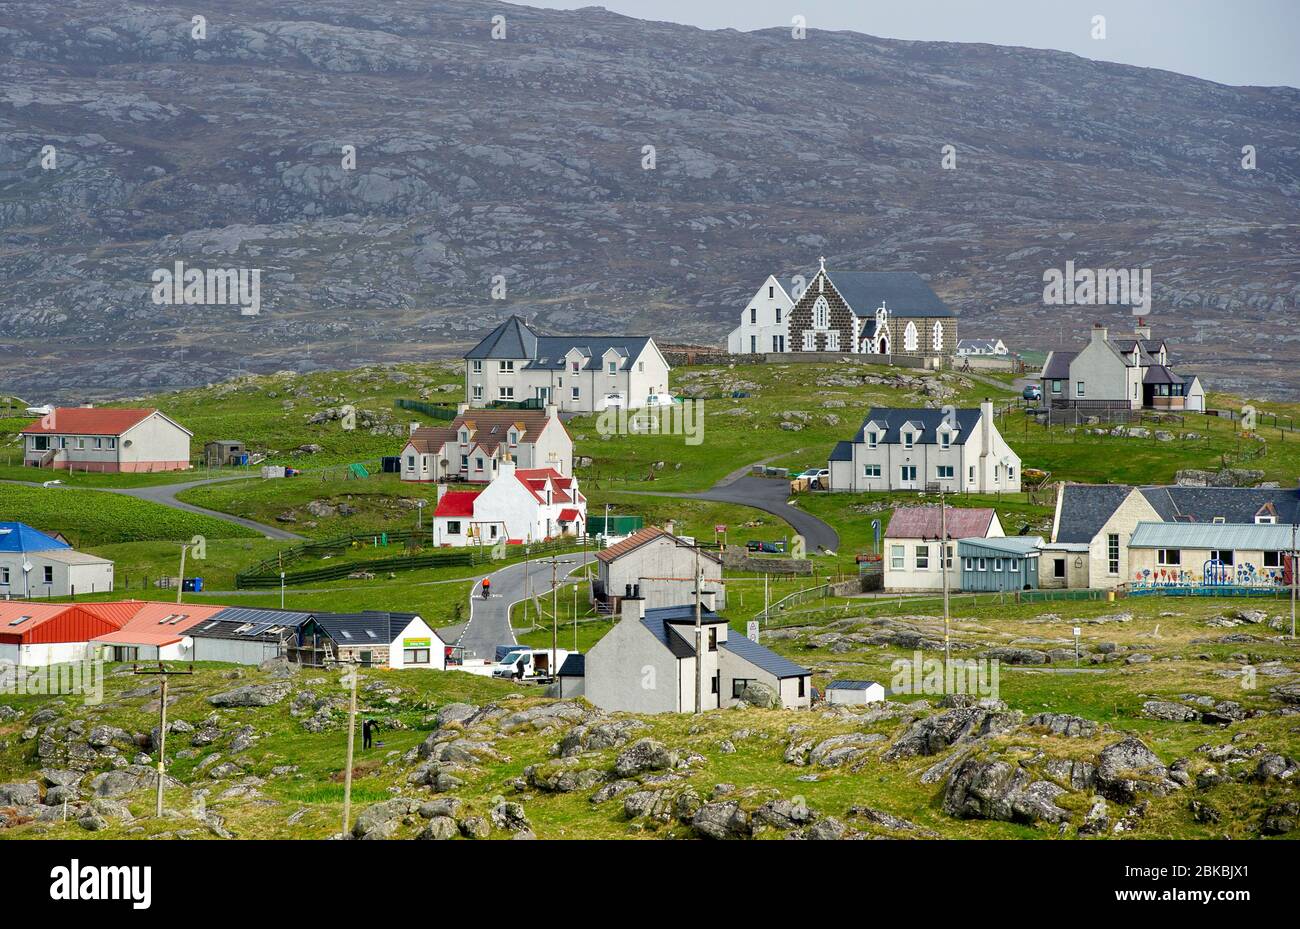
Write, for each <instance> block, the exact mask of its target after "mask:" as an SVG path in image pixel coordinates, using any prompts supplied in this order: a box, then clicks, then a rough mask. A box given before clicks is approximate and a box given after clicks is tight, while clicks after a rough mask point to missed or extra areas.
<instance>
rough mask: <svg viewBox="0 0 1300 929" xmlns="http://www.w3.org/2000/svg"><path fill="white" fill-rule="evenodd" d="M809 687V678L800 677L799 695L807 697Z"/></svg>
mask: <svg viewBox="0 0 1300 929" xmlns="http://www.w3.org/2000/svg"><path fill="white" fill-rule="evenodd" d="M807 687H808V678H806V677H800V678H799V696H801V697H806V696H807V695H808V690H807Z"/></svg>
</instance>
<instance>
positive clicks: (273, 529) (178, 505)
mask: <svg viewBox="0 0 1300 929" xmlns="http://www.w3.org/2000/svg"><path fill="white" fill-rule="evenodd" d="M249 480H258V478H252V477H249V476H248V475H245V474H238V475H230V476H227V477H209V478H204V479H203V480H200V481H186V482H185V483H183V484H152V485H149V486H147V487H83V486H80V485H76V484H63V485H61V486H59V487H51V488H49V490H50V492H51V493H54V492H59V491H65V490H98V491H103V492H104V493H110V494H123V495H124V496H127V497H136V498H138V499H140V500H148V501H150V502H151V503H158V504H161V505H163V506H169V507H171V508H172V509H174V510H185V511H186V512H187V513H198V514H200V515H202V516H211V517H212V518H213V519H219V520H221V521H223V522H227V523H234V524H236V525H239V526H244V527H245V528H248V529H252V530H253V531H254V532H258V533H261V534H262V535H264V536H266V537H267V538H268V539H282V540H286V541H293V542H301V541H303V536H300V535H297V534H296V533H293V532H289V531H288V530H285V529H281V528H279V527H278V526H268V525H266V524H265V523H259V522H255V521H254V520H251V519H245V518H244V517H242V516H232V515H231V514H230V513H222V512H220V511H218V510H209V509H205V508H204V507H201V506H195V505H194V504H192V503H185V502H183V501H181V500H177V499H176V495H177V494H178V493H180V492H181V491H185V490H189V489H190V488H191V487H200V486H202V485H204V484H219V483H221V482H223V481H249ZM0 483H5V484H23V485H25V486H28V487H40V486H41V484H40V483H39V482H37V481H3V482H0Z"/></svg>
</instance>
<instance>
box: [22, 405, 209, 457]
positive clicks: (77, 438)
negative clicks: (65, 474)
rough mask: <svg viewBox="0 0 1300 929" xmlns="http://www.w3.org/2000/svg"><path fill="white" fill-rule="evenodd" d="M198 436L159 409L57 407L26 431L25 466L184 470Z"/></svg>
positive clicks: (23, 435)
mask: <svg viewBox="0 0 1300 929" xmlns="http://www.w3.org/2000/svg"><path fill="white" fill-rule="evenodd" d="M193 435H194V433H192V432H190V431H189V430H188V429H186V428H185V427H184V426H182V425H180V424H179V423H177V422H176V421H175V420H173V419H171V418H169V417H168V416H166V415H165V414H163V413H160V412H159V411H158V410H155V409H135V410H132V409H107V408H105V409H96V408H94V407H58V408H57V409H55V410H54V411H52V412H51V413H49V414H47V415H45V416H42V417H41V418H40V419H38V420H36V422H34V423H31V424H30V425H29V426H27V427H26V428H25V429H23V430H22V438H23V464H24V465H27V466H28V467H33V468H55V469H63V470H69V471H98V472H110V473H117V472H131V471H184V470H187V469H188V468H189V467H190V439H191V438H192V437H193Z"/></svg>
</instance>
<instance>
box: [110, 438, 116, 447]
mask: <svg viewBox="0 0 1300 929" xmlns="http://www.w3.org/2000/svg"><path fill="white" fill-rule="evenodd" d="M108 447H109V448H117V439H116V438H112V437H110V438H109V440H108Z"/></svg>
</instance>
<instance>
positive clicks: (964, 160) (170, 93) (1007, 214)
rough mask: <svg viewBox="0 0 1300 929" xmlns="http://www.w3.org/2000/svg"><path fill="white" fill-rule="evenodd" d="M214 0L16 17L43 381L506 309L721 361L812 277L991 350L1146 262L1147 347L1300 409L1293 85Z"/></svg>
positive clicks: (18, 355) (17, 365)
mask: <svg viewBox="0 0 1300 929" xmlns="http://www.w3.org/2000/svg"><path fill="white" fill-rule="evenodd" d="M205 9H206V12H205V16H206V17H207V20H206V24H205V25H206V32H205V33H204V37H203V38H194V37H193V30H194V26H193V25H192V21H191V17H192V16H193V15H194V11H193V10H192V9H191V8H190V7H181V6H175V5H170V4H168V3H167V2H165V0H164V2H162V3H150V4H130V3H123V2H121V0H70V2H67V3H61V4H57V5H54V6H51V5H49V4H45V3H33V2H21V0H19V2H13V3H7V4H5V5H4V6H3V8H0V278H3V280H5V282H6V284H7V285H8V286H6V287H5V288H3V290H0V378H3V380H4V381H5V382H6V383H8V384H10V385H12V389H14V390H15V391H17V392H19V393H32V392H36V393H39V394H42V395H45V394H48V393H49V392H50V389H51V384H52V383H53V384H54V385H55V386H57V387H58V388H59V389H60V390H61V391H62V393H63V394H64V395H65V396H70V395H75V394H77V393H79V392H83V393H84V392H92V391H105V390H107V391H139V390H140V389H142V388H144V387H152V386H156V385H168V384H172V385H178V384H184V383H196V382H203V381H209V380H213V379H219V378H220V377H222V376H224V375H225V374H226V373H227V372H228V371H231V370H233V369H235V368H236V367H237V366H243V367H244V368H245V369H247V368H249V367H250V366H251V367H252V368H254V369H261V370H268V369H276V368H281V367H286V366H294V367H302V366H308V367H310V366H312V365H321V364H324V365H336V364H339V363H342V362H345V361H346V362H358V361H365V360H380V359H388V360H392V359H401V358H413V357H425V356H428V355H429V354H431V353H436V352H441V351H448V350H450V349H453V348H455V347H458V346H462V345H464V344H465V343H466V342H467V341H469V340H472V339H473V338H475V337H476V336H477V334H479V333H480V332H482V331H483V329H484V328H485V327H486V326H488V325H490V324H491V323H492V322H493V321H494V320H495V319H497V318H499V317H500V316H502V315H504V314H506V313H509V312H523V313H526V314H528V315H530V316H534V317H536V318H537V319H538V321H539V322H540V323H541V324H542V325H543V326H545V327H549V328H552V329H555V330H569V329H578V328H584V329H588V328H589V329H598V330H637V331H652V332H654V333H655V334H656V335H660V336H662V337H663V338H665V339H666V340H679V341H692V342H710V341H717V340H719V339H720V338H721V337H722V336H723V335H724V334H725V332H726V331H727V329H729V328H730V327H731V326H732V325H734V317H735V315H736V313H737V311H738V309H739V308H740V301H743V300H745V299H747V297H748V295H749V294H750V293H751V292H752V290H753V289H754V288H755V287H756V286H757V284H758V283H759V282H760V281H761V279H762V277H763V276H764V275H765V274H767V273H768V272H769V271H771V270H777V271H780V272H782V273H783V274H787V275H788V274H792V273H795V272H799V271H803V272H807V271H808V270H809V269H811V268H812V267H814V266H815V261H816V258H817V256H818V255H820V254H825V255H827V256H828V258H829V259H830V260H831V262H832V263H833V264H834V265H835V266H838V267H860V268H872V269H914V270H917V271H920V272H922V273H924V274H926V275H927V276H929V277H930V278H931V280H932V282H933V284H934V286H935V288H936V289H937V290H938V292H939V293H940V294H941V295H942V296H944V297H945V298H946V299H948V300H949V301H950V302H951V303H952V304H953V305H954V306H955V307H957V308H958V309H960V310H961V311H962V313H963V317H964V320H963V327H964V331H965V332H966V333H968V334H971V335H979V334H988V335H1000V336H1003V337H1005V338H1007V339H1008V340H1009V341H1010V342H1012V343H1014V344H1016V345H1025V346H1033V347H1041V348H1046V347H1051V346H1053V345H1054V344H1056V343H1059V342H1061V341H1062V340H1063V339H1064V338H1068V336H1069V335H1070V334H1072V333H1073V332H1076V331H1079V330H1081V329H1082V328H1083V327H1086V325H1087V324H1088V323H1089V322H1090V321H1091V320H1092V319H1094V318H1097V317H1103V316H1109V318H1111V319H1112V320H1113V321H1116V322H1119V321H1121V320H1122V319H1124V317H1125V316H1126V315H1127V311H1126V310H1119V311H1117V312H1113V313H1109V314H1103V313H1101V312H1098V311H1096V310H1094V309H1090V308H1082V309H1081V308H1055V309H1048V308H1044V307H1043V306H1042V304H1041V295H1042V289H1043V284H1042V273H1043V271H1044V270H1045V269H1047V268H1060V267H1063V265H1064V263H1065V261H1067V260H1074V261H1075V262H1076V263H1077V264H1078V265H1079V266H1080V267H1150V268H1152V269H1153V273H1154V282H1155V308H1154V313H1153V317H1154V321H1155V324H1156V326H1157V327H1158V328H1159V329H1160V331H1161V333H1162V334H1164V335H1167V336H1169V337H1171V338H1174V339H1175V340H1176V341H1178V342H1179V343H1181V345H1180V349H1179V355H1180V357H1183V358H1186V359H1187V360H1188V361H1189V362H1191V363H1192V365H1193V366H1194V367H1195V368H1197V369H1198V370H1200V371H1202V372H1203V373H1204V374H1205V375H1206V380H1207V382H1208V383H1210V384H1211V385H1212V386H1213V387H1215V388H1219V389H1238V388H1242V387H1243V386H1246V385H1254V387H1255V389H1256V390H1257V391H1258V392H1259V393H1278V394H1281V393H1291V394H1294V393H1296V391H1297V389H1300V388H1298V387H1297V382H1296V379H1295V376H1294V367H1293V366H1294V362H1295V361H1296V360H1297V358H1300V334H1297V333H1296V332H1295V331H1294V326H1290V327H1288V326H1286V325H1285V324H1284V323H1285V321H1286V320H1288V319H1290V320H1292V321H1293V320H1294V316H1295V311H1296V298H1297V296H1300V284H1297V279H1298V278H1297V272H1298V271H1300V260H1298V259H1297V258H1296V254H1295V248H1294V243H1295V236H1296V222H1297V219H1298V213H1300V211H1298V210H1297V200H1298V198H1300V149H1297V146H1296V143H1295V139H1296V130H1297V128H1298V127H1300V92H1298V91H1296V90H1294V89H1289V88H1231V87H1225V86H1220V85H1217V84H1213V83H1209V82H1206V81H1202V80H1196V79H1193V78H1189V77H1183V76H1179V75H1175V74H1171V73H1167V72H1159V71H1150V70H1143V69H1138V68H1132V67H1126V66H1121V65H1115V64H1107V63H1100V62H1091V61H1086V60H1083V59H1080V58H1077V57H1074V56H1071V55H1067V54H1063V53H1057V52H1050V51H1036V50H1030V49H1023V48H1003V47H997V46H988V45H956V44H947V43H918V42H901V41H890V40H883V39H877V38H872V37H870V36H864V35H858V34H853V33H847V32H842V33H825V32H818V31H815V30H813V31H811V32H809V34H808V36H807V38H805V39H803V40H795V39H793V38H791V36H790V33H789V31H788V30H785V29H773V30H765V31H760V32H754V33H739V32H735V31H717V32H706V31H701V30H697V29H692V28H687V27H683V26H677V25H672V24H666V23H648V22H640V21H636V20H632V19H628V18H626V17H622V16H617V15H614V14H611V13H608V12H605V11H603V10H601V9H599V8H589V9H584V10H579V11H574V12H560V11H549V10H545V11H544V10H532V9H528V8H525V7H516V6H511V5H508V4H504V3H495V2H482V3H480V2H457V0H391V2H388V3H384V4H371V5H359V4H356V3H353V2H350V0H294V2H287V3H286V2H283V0H220V2H216V3H211V4H208V5H206V8H205ZM497 14H500V15H504V16H505V36H504V38H502V39H500V40H494V39H493V38H492V34H491V29H492V26H491V22H490V20H491V18H492V16H494V15H497ZM812 25H814V26H815V25H816V24H815V23H813V24H812ZM944 145H953V146H955V148H956V157H957V168H956V170H951V171H949V170H942V169H941V168H940V160H941V157H942V156H941V147H942V146H944ZM1243 145H1253V146H1255V149H1256V151H1257V153H1258V168H1257V169H1256V170H1254V171H1246V170H1243V169H1242V167H1241V164H1240V161H1241V148H1242V146H1243ZM345 146H353V147H354V148H355V155H356V165H355V168H353V169H344V167H343V166H342V159H343V158H344V147H345ZM645 146H654V150H655V167H654V170H646V169H644V168H643V159H644V157H645V155H644V151H645ZM49 147H52V149H51V148H49ZM51 157H52V160H51ZM178 260H181V261H185V262H188V263H190V264H191V265H192V266H197V267H204V268H225V267H243V268H259V269H261V270H262V281H261V299H262V304H263V308H262V312H261V314H260V315H259V316H256V317H241V316H240V315H239V312H238V309H236V308H234V307H229V306H226V307H214V306H179V307H172V306H158V305H155V304H154V303H153V302H152V301H151V299H150V288H151V283H152V282H151V275H152V273H153V272H154V270H155V269H158V268H170V267H172V265H173V263H174V262H175V261H178ZM497 276H499V278H500V280H501V281H503V282H504V294H503V293H501V292H500V290H499V289H498V292H497V293H496V294H494V293H493V292H492V288H493V280H494V278H495V277H497ZM494 297H503V299H499V300H498V299H494ZM1063 323H1064V326H1063V325H1062V324H1063Z"/></svg>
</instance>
